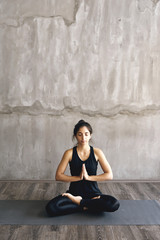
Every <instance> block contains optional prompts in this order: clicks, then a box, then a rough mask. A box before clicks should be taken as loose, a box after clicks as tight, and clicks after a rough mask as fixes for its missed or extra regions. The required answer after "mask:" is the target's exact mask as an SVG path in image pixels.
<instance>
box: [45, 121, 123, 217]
mask: <svg viewBox="0 0 160 240" xmlns="http://www.w3.org/2000/svg"><path fill="white" fill-rule="evenodd" d="M91 136H92V127H91V125H90V124H89V123H88V122H85V121H84V120H80V121H79V122H78V123H77V124H76V125H75V127H74V131H73V137H74V138H76V139H77V145H76V146H75V147H73V148H72V149H69V150H67V151H66V152H65V153H64V155H63V157H62V160H61V162H60V164H59V166H58V168H57V171H56V180H57V181H64V182H70V186H69V189H68V190H67V192H66V193H63V194H61V195H59V196H57V197H55V198H53V199H52V200H50V201H49V202H48V204H47V206H46V211H47V213H48V215H49V216H52V217H53V216H59V215H65V214H70V213H74V212H78V211H90V212H103V211H106V212H114V211H116V210H117V209H118V208H119V202H118V200H117V199H116V198H114V197H113V196H110V195H105V194H102V192H101V191H100V189H99V187H98V184H97V181H106V180H111V179H112V178H113V174H112V170H111V167H110V165H109V163H108V161H107V159H106V157H105V155H104V154H103V152H102V151H101V150H100V149H99V148H93V147H92V146H90V144H89V141H90V139H91ZM98 162H99V164H100V166H101V168H102V170H103V173H102V174H100V175H97V165H98ZM68 164H69V166H70V172H71V176H68V175H66V174H65V170H66V168H67V165H68Z"/></svg>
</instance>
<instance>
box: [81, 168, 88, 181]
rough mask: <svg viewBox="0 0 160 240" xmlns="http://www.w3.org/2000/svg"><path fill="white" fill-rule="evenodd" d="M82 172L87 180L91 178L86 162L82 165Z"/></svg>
mask: <svg viewBox="0 0 160 240" xmlns="http://www.w3.org/2000/svg"><path fill="white" fill-rule="evenodd" d="M82 174H83V178H84V179H85V180H89V175H88V172H87V170H86V166H85V164H83V165H82Z"/></svg>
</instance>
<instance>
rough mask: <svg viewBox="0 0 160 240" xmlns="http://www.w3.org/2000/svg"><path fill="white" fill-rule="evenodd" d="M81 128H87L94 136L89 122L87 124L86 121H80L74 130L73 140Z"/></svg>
mask: <svg viewBox="0 0 160 240" xmlns="http://www.w3.org/2000/svg"><path fill="white" fill-rule="evenodd" d="M81 127H87V128H88V131H89V132H90V134H92V132H93V130H92V127H91V125H90V124H89V123H88V122H85V121H84V120H80V121H79V122H78V123H77V124H76V125H75V127H74V130H73V139H74V137H75V136H76V135H77V132H78V130H79V129H80V128H81Z"/></svg>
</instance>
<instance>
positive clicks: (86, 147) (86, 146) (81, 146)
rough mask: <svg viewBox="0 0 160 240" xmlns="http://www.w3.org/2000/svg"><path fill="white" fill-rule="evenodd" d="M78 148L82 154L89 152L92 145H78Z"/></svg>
mask: <svg viewBox="0 0 160 240" xmlns="http://www.w3.org/2000/svg"><path fill="white" fill-rule="evenodd" d="M77 148H78V150H79V151H81V152H87V151H89V150H90V145H89V144H85V145H81V144H78V145H77Z"/></svg>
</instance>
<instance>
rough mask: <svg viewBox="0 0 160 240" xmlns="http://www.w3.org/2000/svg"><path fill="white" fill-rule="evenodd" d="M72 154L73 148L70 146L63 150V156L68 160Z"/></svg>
mask: <svg viewBox="0 0 160 240" xmlns="http://www.w3.org/2000/svg"><path fill="white" fill-rule="evenodd" d="M72 155H73V148H70V149H67V150H66V151H65V152H64V156H65V157H67V158H69V161H71V160H72Z"/></svg>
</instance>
